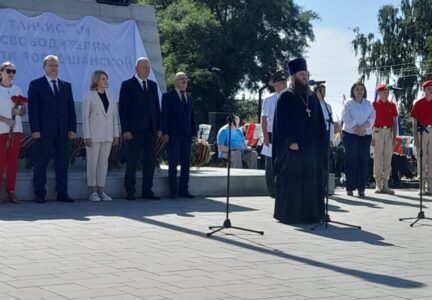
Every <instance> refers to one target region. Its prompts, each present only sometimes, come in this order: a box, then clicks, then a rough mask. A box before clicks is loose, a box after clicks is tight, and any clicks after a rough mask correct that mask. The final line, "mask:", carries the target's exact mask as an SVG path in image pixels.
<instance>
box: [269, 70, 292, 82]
mask: <svg viewBox="0 0 432 300" xmlns="http://www.w3.org/2000/svg"><path fill="white" fill-rule="evenodd" d="M288 77H289V74H288V72H287V71H286V70H279V71H277V72H276V73H274V74H273V76H272V77H271V79H270V82H269V83H270V85H274V83H275V82H278V81H287V80H288Z"/></svg>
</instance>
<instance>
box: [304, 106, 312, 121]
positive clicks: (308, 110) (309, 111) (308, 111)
mask: <svg viewBox="0 0 432 300" xmlns="http://www.w3.org/2000/svg"><path fill="white" fill-rule="evenodd" d="M305 112H307V114H308V116H309V118H310V117H311V112H312V111H311V110H310V109H309V107H307V108H306V110H305Z"/></svg>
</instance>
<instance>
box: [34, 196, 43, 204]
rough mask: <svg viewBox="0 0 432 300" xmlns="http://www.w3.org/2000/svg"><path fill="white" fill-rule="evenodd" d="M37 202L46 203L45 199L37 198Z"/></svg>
mask: <svg viewBox="0 0 432 300" xmlns="http://www.w3.org/2000/svg"><path fill="white" fill-rule="evenodd" d="M35 202H36V203H45V197H36V199H35Z"/></svg>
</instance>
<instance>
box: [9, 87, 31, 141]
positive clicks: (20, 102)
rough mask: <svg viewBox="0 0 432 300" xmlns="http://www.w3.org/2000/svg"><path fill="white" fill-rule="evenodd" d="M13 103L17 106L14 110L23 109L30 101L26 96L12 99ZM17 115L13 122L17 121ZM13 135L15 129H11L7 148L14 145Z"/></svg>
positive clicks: (13, 117)
mask: <svg viewBox="0 0 432 300" xmlns="http://www.w3.org/2000/svg"><path fill="white" fill-rule="evenodd" d="M11 99H12V102H13V103H14V104H15V105H14V109H17V108H18V109H21V107H22V106H23V105H24V103H27V102H28V99H27V98H26V97H24V96H21V95H18V96H12V97H11ZM15 117H16V115H15V114H13V116H12V120H15ZM12 133H13V127H11V128H10V129H9V135H8V139H7V143H6V146H8V147H9V146H10V145H11V144H12Z"/></svg>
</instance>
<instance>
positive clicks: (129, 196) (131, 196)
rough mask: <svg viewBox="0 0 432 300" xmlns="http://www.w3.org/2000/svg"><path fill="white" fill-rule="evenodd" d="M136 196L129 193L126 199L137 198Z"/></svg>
mask: <svg viewBox="0 0 432 300" xmlns="http://www.w3.org/2000/svg"><path fill="white" fill-rule="evenodd" d="M135 199H136V198H135V195H130V194H128V195H127V196H126V200H135Z"/></svg>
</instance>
